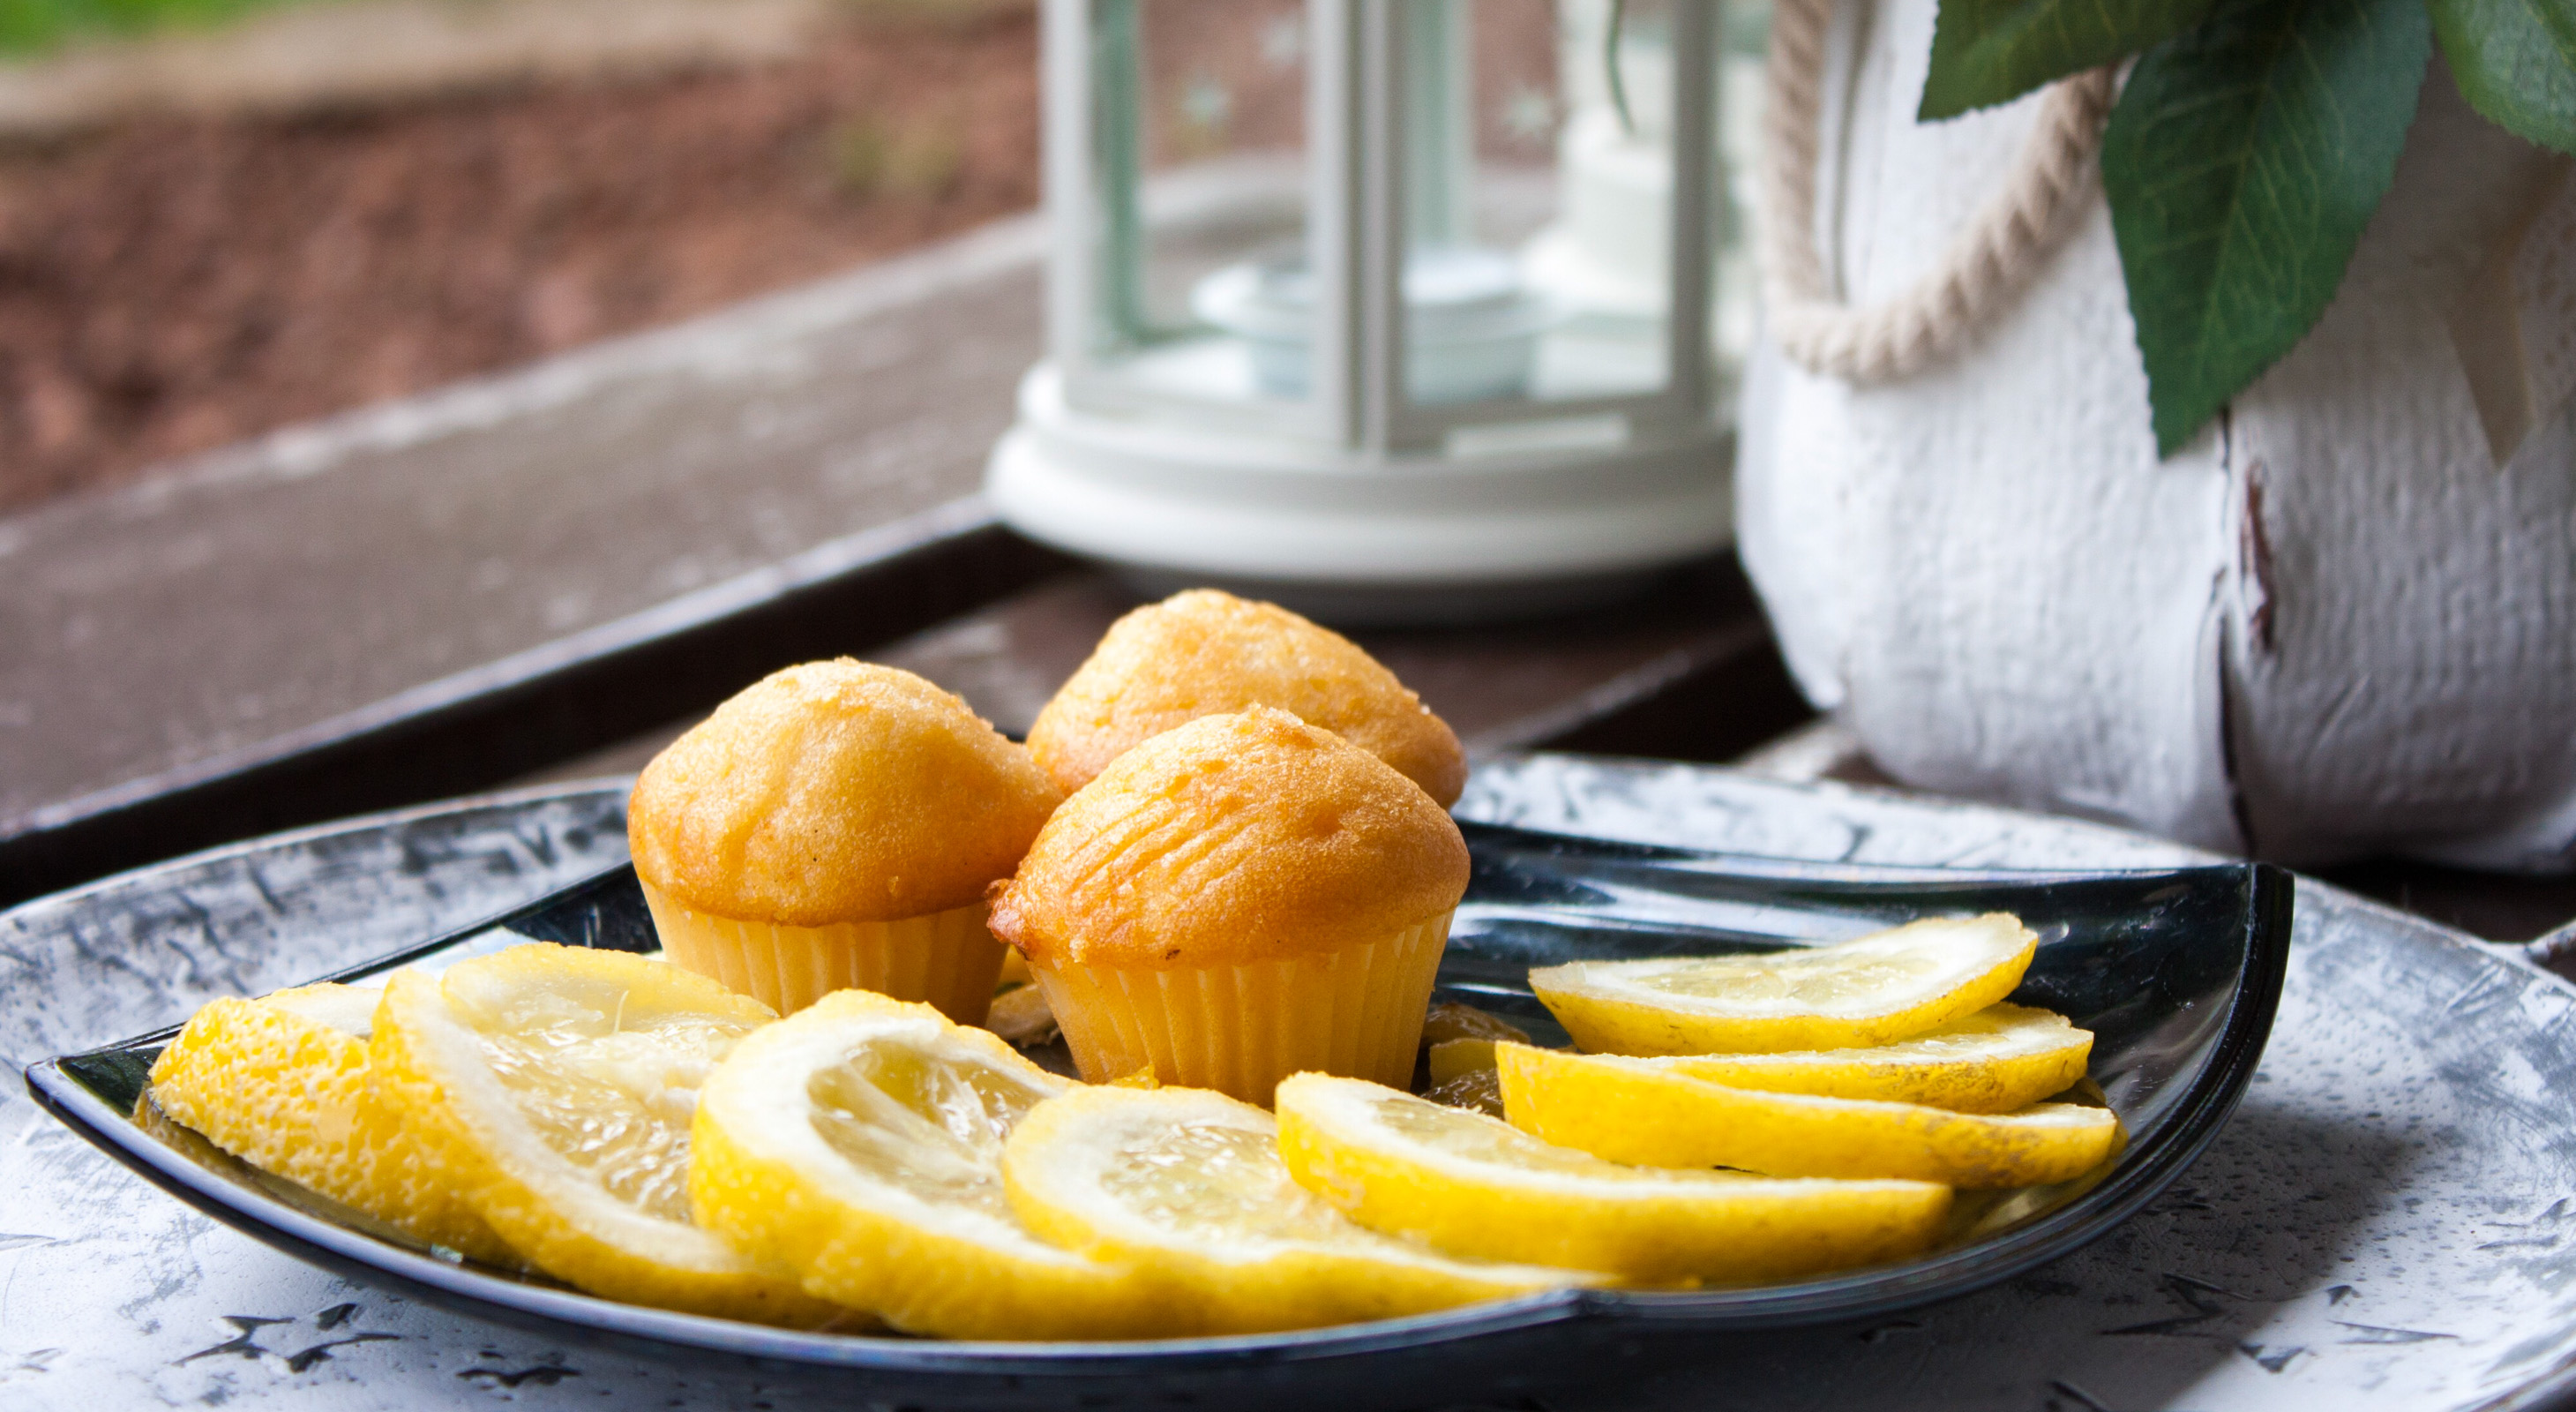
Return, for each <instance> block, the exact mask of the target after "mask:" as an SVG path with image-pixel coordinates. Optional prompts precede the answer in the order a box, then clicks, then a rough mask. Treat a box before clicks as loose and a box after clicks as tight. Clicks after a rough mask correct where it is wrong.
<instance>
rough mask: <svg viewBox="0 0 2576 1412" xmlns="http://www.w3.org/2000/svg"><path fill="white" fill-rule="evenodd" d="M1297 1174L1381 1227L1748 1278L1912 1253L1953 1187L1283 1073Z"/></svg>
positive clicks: (1666, 1272) (1562, 1260)
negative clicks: (1561, 1128) (1604, 1144)
mask: <svg viewBox="0 0 2576 1412" xmlns="http://www.w3.org/2000/svg"><path fill="white" fill-rule="evenodd" d="M1278 1114H1279V1155H1280V1157H1281V1158H1282V1159H1283V1160H1285V1161H1286V1163H1287V1165H1288V1171H1289V1174H1290V1175H1292V1176H1294V1177H1295V1178H1296V1179H1297V1183H1298V1185H1300V1186H1303V1187H1304V1188H1306V1189H1307V1190H1308V1191H1311V1192H1314V1193H1315V1194H1316V1195H1318V1196H1321V1197H1323V1198H1324V1199H1325V1200H1327V1201H1329V1202H1331V1203H1332V1204H1333V1205H1334V1206H1335V1207H1337V1208H1339V1209H1340V1210H1342V1211H1343V1212H1345V1213H1347V1214H1348V1215H1349V1216H1350V1217H1351V1218H1352V1219H1353V1220H1355V1221H1358V1222H1359V1223H1360V1224H1361V1225H1364V1226H1367V1227H1368V1228H1370V1229H1371V1230H1375V1231H1381V1232H1384V1233H1385V1234H1388V1235H1393V1236H1401V1237H1403V1238H1405V1239H1407V1240H1416V1241H1422V1242H1425V1243H1427V1244H1429V1245H1432V1246H1434V1247H1437V1248H1438V1249H1440V1250H1444V1251H1447V1252H1448V1253H1450V1254H1452V1255H1465V1256H1472V1257H1475V1258H1478V1259H1484V1260H1512V1261H1523V1262H1528V1263H1531V1264H1540V1265H1566V1266H1572V1267H1575V1268H1577V1269H1585V1270H1600V1271H1604V1272H1606V1273H1609V1274H1613V1275H1617V1276H1619V1277H1621V1278H1622V1279H1626V1280H1632V1281H1656V1282H1672V1281H1679V1280H1708V1281H1714V1282H1719V1283H1725V1284H1747V1283H1754V1282H1758V1281H1763V1280H1777V1279H1786V1278H1790V1277H1793V1276H1798V1275H1811V1274H1817V1273H1820V1272H1822V1271H1826V1270H1839V1269H1846V1268H1849V1267H1851V1266H1854V1265H1873V1264H1879V1263H1883V1262H1885V1261H1889V1260H1898V1259H1903V1258H1904V1257H1906V1256H1909V1255H1914V1254H1918V1253H1920V1252H1921V1251H1923V1250H1924V1249H1925V1248H1927V1247H1928V1246H1929V1245H1930V1244H1931V1243H1932V1241H1933V1240H1934V1238H1935V1237H1937V1236H1938V1235H1939V1234H1940V1233H1941V1231H1942V1228H1943V1222H1944V1218H1945V1216H1946V1215H1947V1213H1948V1211H1949V1208H1950V1189H1949V1188H1948V1187H1946V1186H1940V1185H1937V1184H1935V1183H1931V1182H1913V1181H1828V1180H1822V1179H1815V1178H1782V1177H1756V1176H1747V1175H1743V1174H1741V1173H1735V1172H1676V1171H1668V1170H1659V1169H1654V1168H1644V1167H1623V1166H1620V1165H1618V1164H1616V1163H1611V1162H1604V1161H1602V1160H1601V1159H1600V1158H1598V1157H1594V1156H1591V1155H1590V1154H1588V1153H1583V1152H1577V1151H1574V1150H1573V1149H1571V1148H1565V1147H1557V1146H1555V1145H1553V1144H1550V1143H1546V1142H1541V1141H1540V1140H1538V1139H1537V1138H1534V1137H1531V1136H1530V1135H1529V1134H1527V1133H1524V1132H1522V1131H1521V1130H1519V1129H1518V1128H1515V1127H1513V1126H1512V1125H1511V1124H1509V1123H1506V1122H1502V1121H1500V1120H1498V1119H1495V1118H1488V1117H1485V1116H1484V1115H1482V1114H1479V1113H1469V1112H1463V1111H1461V1110H1459V1109H1457V1108H1449V1107H1443V1106H1441V1105H1439V1104H1437V1103H1429V1102H1425V1101H1424V1100H1422V1099H1419V1098H1415V1097H1413V1096H1412V1095H1411V1094H1406V1093H1398V1092H1397V1091H1395V1090H1394V1089H1391V1088H1385V1087H1382V1086H1380V1085H1377V1084H1372V1083H1368V1082H1365V1081H1363V1080H1359V1079H1343V1078H1332V1077H1328V1076H1326V1075H1323V1074H1297V1075H1294V1076H1292V1077H1290V1078H1288V1079H1287V1080H1286V1081H1284V1082H1282V1083H1281V1084H1280V1085H1279V1102H1278Z"/></svg>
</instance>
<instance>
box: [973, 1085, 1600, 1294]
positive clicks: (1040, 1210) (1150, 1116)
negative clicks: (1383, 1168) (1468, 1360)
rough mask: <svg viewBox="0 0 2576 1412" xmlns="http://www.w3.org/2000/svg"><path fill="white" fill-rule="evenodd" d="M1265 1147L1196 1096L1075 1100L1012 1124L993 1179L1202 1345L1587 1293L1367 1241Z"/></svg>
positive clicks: (1538, 1273) (1255, 1122)
mask: <svg viewBox="0 0 2576 1412" xmlns="http://www.w3.org/2000/svg"><path fill="white" fill-rule="evenodd" d="M1277 1135H1278V1125H1277V1123H1276V1122H1275V1121H1274V1120H1273V1119H1272V1118H1271V1116H1270V1115H1269V1114H1268V1113H1266V1112H1263V1111H1262V1110H1261V1109H1259V1108H1256V1107H1254V1106H1252V1105H1251V1104H1249V1103H1244V1102H1240V1101H1238V1100H1236V1099H1233V1098H1229V1097H1227V1096H1225V1095H1224V1094H1221V1093H1215V1092H1211V1091H1209V1090H1205V1089H1188V1088H1160V1089H1118V1088H1079V1089H1074V1090H1072V1091H1070V1092H1067V1093H1065V1094H1064V1095H1063V1096H1061V1097H1058V1098H1053V1099H1050V1100H1048V1101H1047V1102H1045V1103H1043V1104H1040V1105H1039V1106H1038V1107H1036V1108H1034V1109H1032V1110H1031V1111H1030V1113H1029V1115H1028V1117H1027V1118H1025V1119H1023V1120H1022V1121H1021V1123H1020V1125H1019V1127H1018V1128H1017V1129H1015V1130H1014V1131H1013V1132H1012V1133H1011V1137H1010V1141H1009V1142H1008V1143H1007V1144H1005V1146H1004V1148H1003V1153H1002V1174H1003V1179H1004V1181H1005V1183H1006V1185H1007V1189H1008V1191H1009V1193H1010V1198H1011V1206H1012V1209H1014V1210H1016V1211H1018V1212H1019V1213H1020V1216H1021V1219H1023V1220H1024V1221H1026V1222H1027V1223H1028V1224H1029V1225H1030V1227H1031V1228H1032V1229H1035V1230H1037V1231H1039V1232H1041V1233H1043V1234H1045V1235H1046V1236H1048V1237H1050V1238H1051V1239H1053V1240H1056V1241H1057V1242H1059V1243H1061V1244H1063V1245H1066V1246H1068V1247H1071V1248H1074V1249H1078V1250H1082V1251H1084V1252H1086V1253H1088V1254H1091V1255H1093V1256H1095V1257H1097V1258H1101V1259H1110V1260H1126V1261H1133V1262H1136V1263H1137V1264H1139V1265H1142V1266H1144V1267H1146V1268H1148V1269H1150V1270H1152V1271H1154V1272H1155V1273H1156V1275H1157V1276H1158V1277H1159V1278H1161V1279H1163V1280H1165V1281H1167V1282H1169V1283H1170V1285H1171V1286H1172V1287H1173V1288H1174V1289H1175V1290H1176V1291H1178V1292H1179V1296H1180V1298H1179V1302H1180V1303H1182V1304H1184V1305H1185V1306H1186V1307H1188V1308H1190V1309H1192V1310H1193V1311H1195V1316H1196V1318H1197V1319H1198V1320H1199V1321H1200V1322H1201V1323H1202V1325H1203V1326H1204V1327H1205V1328H1207V1329H1208V1330H1209V1331H1210V1332H1230V1333H1253V1332H1259V1331H1263V1330H1272V1329H1293V1328H1309V1327H1314V1326H1318V1325H1324V1324H1337V1323H1344V1322H1348V1321H1351V1320H1356V1319H1385V1318H1395V1317H1399V1316H1402V1315H1407V1314H1419V1313H1424V1312H1428V1311H1430V1310H1434V1309H1445V1308H1449V1307H1451V1306H1454V1305H1458V1304H1465V1303H1469V1302H1472V1301H1475V1300H1481V1299H1494V1298H1500V1297H1505V1296H1509V1295H1517V1294H1526V1293H1530V1292H1533V1291H1537V1290H1544V1289H1550V1288H1554V1287H1557V1286H1561V1285H1567V1284H1578V1283H1593V1282H1597V1281H1598V1280H1599V1278H1600V1277H1599V1276H1597V1275H1585V1274H1581V1273H1578V1272H1574V1271H1568V1270H1553V1269H1545V1268H1540V1267H1536V1266H1531V1265H1515V1264H1489V1263H1482V1262H1474V1261H1465V1260H1459V1259H1455V1258H1451V1257H1448V1256H1443V1255H1439V1254H1436V1253H1434V1252H1432V1251H1429V1250H1425V1249H1423V1248H1421V1247H1419V1246H1415V1245H1411V1244H1408V1243H1405V1242H1402V1241H1397V1240H1391V1239H1389V1238H1387V1237H1385V1236H1382V1235H1379V1234H1377V1233H1375V1232H1373V1231H1370V1230H1368V1229H1366V1228H1365V1227H1362V1226H1360V1225H1358V1224H1356V1223H1354V1222H1353V1221H1351V1220H1350V1219H1349V1218H1348V1217H1346V1216H1344V1215H1343V1214H1342V1213H1341V1212H1339V1211H1337V1210H1335V1209H1334V1208H1333V1207H1332V1206H1331V1205H1330V1204H1328V1203H1326V1202H1325V1201H1323V1200H1322V1199H1320V1198H1318V1197H1316V1196H1314V1195H1312V1194H1310V1193H1308V1192H1307V1191H1306V1190H1305V1189H1304V1188H1302V1187H1300V1186H1298V1185H1297V1183H1296V1181H1295V1179H1293V1178H1292V1177H1291V1176H1290V1175H1289V1173H1288V1169H1287V1167H1286V1165H1285V1164H1284V1163H1283V1162H1282V1161H1281V1160H1280V1155H1279V1148H1278V1141H1277Z"/></svg>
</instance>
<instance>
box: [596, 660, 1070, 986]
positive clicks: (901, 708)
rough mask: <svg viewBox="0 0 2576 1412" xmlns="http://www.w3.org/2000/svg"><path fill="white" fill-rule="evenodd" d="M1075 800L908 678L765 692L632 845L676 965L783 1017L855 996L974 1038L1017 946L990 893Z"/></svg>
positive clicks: (680, 772)
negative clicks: (1006, 952) (1050, 819)
mask: <svg viewBox="0 0 2576 1412" xmlns="http://www.w3.org/2000/svg"><path fill="white" fill-rule="evenodd" d="M1060 798H1062V795H1061V794H1060V793H1059V791H1058V790H1057V789H1056V787H1055V786H1054V785H1053V784H1051V783H1049V782H1048V780H1047V777H1046V774H1045V772H1043V771H1041V770H1040V769H1038V767H1037V766H1036V764H1035V763H1033V762H1032V761H1031V760H1030V759H1029V756H1028V752H1026V751H1024V750H1022V749H1021V748H1020V747H1018V746H1017V745H1014V744H1012V743H1011V742H1010V741H1008V740H1006V739H1004V738H1003V737H1002V736H1001V735H999V734H998V733H996V732H995V731H994V730H993V728H992V727H991V726H990V725H988V724H986V723H985V722H984V721H983V719H982V718H980V717H978V716H977V715H976V714H975V713H974V712H973V711H971V710H968V709H967V707H966V703H965V702H963V701H961V700H959V699H957V698H956V697H955V696H952V695H950V694H949V693H947V692H945V691H942V690H940V689H939V688H937V687H935V686H932V685H931V684H930V683H928V682H926V681H923V680H922V679H921V678H919V677H916V676H914V675H912V674H911V673H910V672H903V671H897V670H895V669H894V668H892V667H880V666H876V665H873V664H870V663H865V662H853V661H851V660H849V659H847V658H842V659H840V660H838V661H832V662H808V663H806V664H805V665H803V666H799V667H789V668H787V669H786V670H785V671H781V672H774V673H772V674H770V675H769V676H767V677H764V678H762V679H761V680H760V681H759V682H758V683H757V684H755V685H753V686H752V687H750V688H749V689H747V690H745V691H744V692H742V693H741V694H740V695H738V696H736V697H734V698H733V699H732V700H730V701H727V702H726V703H725V704H723V705H722V706H719V707H717V708H716V711H715V714H714V715H712V716H710V717H708V718H707V719H706V720H705V721H704V722H702V723H700V724H699V725H698V726H696V727H695V728H693V729H691V730H690V731H689V733H688V734H686V735H683V736H681V737H680V738H679V739H678V740H676V741H673V742H672V743H671V745H670V748H668V749H666V750H664V751H663V752H662V753H661V754H660V755H657V756H655V757H654V758H653V763H652V764H650V765H647V766H645V767H644V773H643V775H642V776H641V777H640V778H638V779H637V780H636V782H635V795H634V798H633V800H632V801H631V803H630V804H629V806H628V809H627V819H626V835H627V840H628V842H629V843H630V844H631V845H632V847H633V850H634V854H635V872H636V875H637V876H638V877H639V878H641V879H642V880H643V883H644V899H645V901H646V902H647V903H648V904H649V905H650V906H651V907H652V909H653V925H654V927H655V929H656V930H658V931H659V932H660V933H661V937H662V945H663V946H664V948H666V949H667V950H668V951H669V953H670V958H671V960H673V961H675V962H677V963H678V964H680V965H682V966H686V967H688V968H689V969H690V970H693V971H696V972H698V973H700V974H701V975H706V976H712V977H714V978H715V979H717V980H720V981H723V982H724V983H725V984H727V985H729V986H732V987H733V988H734V989H736V990H739V991H743V992H745V993H747V994H749V995H752V996H754V997H756V998H758V999H759V1000H761V1001H763V1002H765V1003H767V1004H768V1005H769V1006H770V1007H772V1008H773V1009H775V1010H777V1011H778V1012H779V1013H780V1014H782V1015H783V1014H787V1013H789V1012H791V1011H795V1010H799V1009H802V1008H804V1007H805V1006H807V1005H811V1004H812V1003H814V1002H815V1001H816V1000H819V999H821V998H822V997H823V996H824V995H825V994H827V993H829V992H831V991H835V990H842V989H846V988H849V987H853V986H855V987H858V988H860V989H864V990H873V991H877V992H879V993H881V994H885V995H891V996H894V997H895V998H897V999H899V1000H926V1001H928V1002H930V1003H931V1004H932V1005H935V1006H937V1007H939V1010H940V1012H941V1013H943V1014H945V1015H947V1016H949V1017H950V1018H951V1019H954V1020H956V1021H958V1022H959V1023H961V1024H970V1025H971V1024H980V1023H982V1022H983V1019H984V1009H985V1006H986V1005H987V1004H988V1003H989V1002H990V1001H991V999H992V994H993V980H994V977H995V976H996V975H997V974H998V973H999V971H1000V970H1001V965H1002V954H1003V949H1002V945H1001V943H1000V942H998V941H995V940H994V939H993V937H992V934H991V933H990V932H989V931H987V930H986V929H985V925H984V918H985V911H986V903H985V900H984V898H985V893H986V891H987V890H988V888H989V887H990V886H991V884H993V883H994V882H995V881H997V880H999V879H1002V878H1006V877H1008V876H1010V873H1011V870H1012V868H1013V867H1015V866H1016V865H1017V864H1018V863H1019V861H1020V855H1021V854H1023V853H1025V852H1027V851H1028V846H1029V841H1030V840H1031V839H1033V838H1035V837H1036V836H1037V832H1038V827H1039V825H1041V824H1044V823H1045V822H1046V818H1047V814H1048V813H1049V812H1050V811H1051V810H1053V809H1054V808H1055V805H1056V803H1057V801H1058V800H1059V799H1060Z"/></svg>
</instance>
